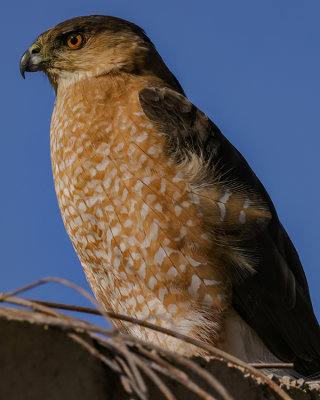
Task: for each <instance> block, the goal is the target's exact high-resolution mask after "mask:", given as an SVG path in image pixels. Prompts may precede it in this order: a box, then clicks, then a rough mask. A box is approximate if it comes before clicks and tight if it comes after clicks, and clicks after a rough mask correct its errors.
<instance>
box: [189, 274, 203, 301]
mask: <svg viewBox="0 0 320 400" xmlns="http://www.w3.org/2000/svg"><path fill="white" fill-rule="evenodd" d="M200 285H201V280H200V278H199V277H198V275H192V278H191V285H190V287H189V289H188V292H189V293H190V294H191V295H193V296H196V295H197V293H198V289H199V287H200Z"/></svg>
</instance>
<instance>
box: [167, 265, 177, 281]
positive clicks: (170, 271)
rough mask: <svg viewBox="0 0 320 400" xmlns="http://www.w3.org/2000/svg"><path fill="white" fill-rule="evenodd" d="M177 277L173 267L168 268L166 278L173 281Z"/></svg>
mask: <svg viewBox="0 0 320 400" xmlns="http://www.w3.org/2000/svg"><path fill="white" fill-rule="evenodd" d="M177 275H178V271H177V270H176V268H175V267H170V268H169V270H168V272H167V277H168V278H170V279H174V278H175V277H176V276H177Z"/></svg>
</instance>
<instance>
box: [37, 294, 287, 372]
mask: <svg viewBox="0 0 320 400" xmlns="http://www.w3.org/2000/svg"><path fill="white" fill-rule="evenodd" d="M30 301H32V302H34V303H37V304H41V305H43V306H46V307H50V308H59V309H61V310H68V311H75V312H81V313H86V314H93V315H100V316H103V315H104V314H105V315H106V316H107V317H109V318H112V319H122V320H125V319H126V318H128V316H126V315H121V314H116V313H112V312H108V311H107V312H105V313H104V314H101V312H100V311H99V310H97V309H95V308H90V307H82V306H75V305H70V304H63V303H56V302H50V301H42V300H34V299H32V300H30ZM129 319H131V318H130V317H129ZM129 319H128V320H127V321H128V322H133V323H134V321H131V320H129ZM143 322H146V321H143ZM248 365H250V367H253V368H258V369H264V368H279V369H282V368H284V369H285V368H288V369H290V368H294V364H293V363H248Z"/></svg>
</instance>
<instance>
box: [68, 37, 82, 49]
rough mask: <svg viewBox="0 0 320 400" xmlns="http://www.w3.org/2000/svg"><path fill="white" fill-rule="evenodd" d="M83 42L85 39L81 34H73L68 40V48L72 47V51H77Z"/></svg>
mask: <svg viewBox="0 0 320 400" xmlns="http://www.w3.org/2000/svg"><path fill="white" fill-rule="evenodd" d="M82 42H83V37H82V36H81V35H80V33H78V34H77V33H73V34H71V35H70V36H69V37H68V39H67V46H68V47H70V49H76V48H77V47H79V46H80V45H81V44H82Z"/></svg>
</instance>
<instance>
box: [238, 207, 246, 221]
mask: <svg viewBox="0 0 320 400" xmlns="http://www.w3.org/2000/svg"><path fill="white" fill-rule="evenodd" d="M239 221H240V222H241V223H242V224H245V223H246V213H245V212H244V211H243V210H241V211H240V213H239Z"/></svg>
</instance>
